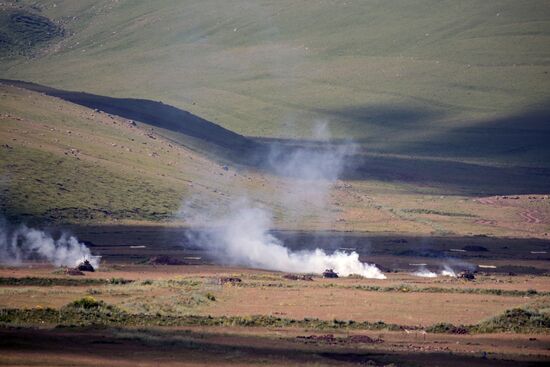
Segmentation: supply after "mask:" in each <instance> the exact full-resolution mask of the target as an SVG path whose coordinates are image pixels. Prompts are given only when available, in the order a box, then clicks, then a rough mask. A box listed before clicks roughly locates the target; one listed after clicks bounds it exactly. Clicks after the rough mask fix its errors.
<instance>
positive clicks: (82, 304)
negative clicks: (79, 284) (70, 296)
mask: <svg viewBox="0 0 550 367" xmlns="http://www.w3.org/2000/svg"><path fill="white" fill-rule="evenodd" d="M104 304H105V302H103V301H98V300H96V299H95V298H94V297H92V296H85V297H82V298H81V299H78V300H76V301H73V302H71V303H69V304H68V305H67V307H73V308H83V309H86V310H89V309H92V308H99V307H101V306H102V305H104Z"/></svg>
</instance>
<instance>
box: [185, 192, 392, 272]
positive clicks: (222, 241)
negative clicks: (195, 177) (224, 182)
mask: <svg viewBox="0 0 550 367" xmlns="http://www.w3.org/2000/svg"><path fill="white" fill-rule="evenodd" d="M211 220H212V227H210V228H209V229H205V230H201V231H195V232H192V233H191V234H190V235H189V236H190V237H189V238H190V240H191V242H192V243H194V244H197V245H199V246H201V247H203V248H206V249H208V250H211V251H212V252H213V253H214V254H215V256H217V259H218V260H219V261H220V262H222V263H224V264H228V265H241V266H247V267H254V268H262V269H268V270H278V271H286V272H297V273H321V272H323V271H324V270H325V269H334V271H336V272H337V273H338V274H339V275H341V276H347V275H351V274H358V275H361V276H363V277H366V278H376V279H384V278H386V277H385V275H384V274H383V273H382V272H381V271H380V270H379V269H378V268H377V267H376V266H374V265H369V264H365V263H362V262H360V261H359V255H358V254H357V253H356V252H352V253H350V254H347V253H344V252H340V251H337V252H334V253H333V254H327V253H326V252H325V251H323V250H322V249H315V250H312V251H309V250H304V251H297V252H292V251H290V250H289V249H288V248H286V247H284V245H283V243H282V242H281V241H280V240H278V239H277V238H276V237H275V236H273V235H272V234H270V233H269V229H270V228H271V224H272V222H271V217H270V214H269V211H268V210H266V209H263V208H260V207H254V206H252V205H250V203H249V201H248V200H246V199H242V200H239V201H237V202H235V203H233V205H232V206H231V208H230V214H229V215H226V216H221V217H218V218H211Z"/></svg>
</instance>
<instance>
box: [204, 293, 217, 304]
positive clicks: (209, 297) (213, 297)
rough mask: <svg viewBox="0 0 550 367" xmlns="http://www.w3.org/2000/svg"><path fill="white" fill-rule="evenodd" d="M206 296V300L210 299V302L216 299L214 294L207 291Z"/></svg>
mask: <svg viewBox="0 0 550 367" xmlns="http://www.w3.org/2000/svg"><path fill="white" fill-rule="evenodd" d="M206 298H208V300H210V301H212V302H215V301H216V296H214V295H213V294H212V293H210V292H208V293H206Z"/></svg>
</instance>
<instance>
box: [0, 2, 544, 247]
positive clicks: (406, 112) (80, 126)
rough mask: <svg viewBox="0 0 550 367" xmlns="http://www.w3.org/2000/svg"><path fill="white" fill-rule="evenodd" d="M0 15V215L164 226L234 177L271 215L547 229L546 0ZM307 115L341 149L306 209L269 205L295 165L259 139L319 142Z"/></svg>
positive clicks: (347, 223)
mask: <svg viewBox="0 0 550 367" xmlns="http://www.w3.org/2000/svg"><path fill="white" fill-rule="evenodd" d="M474 5H475V6H474ZM0 13H1V17H0V19H1V20H2V24H1V28H0V42H2V45H4V46H5V47H3V48H2V52H1V53H0V77H1V78H2V81H1V82H0V92H1V97H0V112H1V114H2V115H1V116H2V117H1V118H2V121H1V125H0V138H1V139H0V142H1V143H2V147H1V148H0V155H1V156H0V158H1V162H2V166H1V168H2V175H1V180H2V183H1V184H2V185H1V189H2V191H3V193H2V202H1V203H0V204H1V207H2V213H4V214H5V215H7V216H8V217H9V218H17V219H18V220H19V219H21V218H23V219H24V220H26V221H33V220H34V221H40V222H44V221H45V222H56V223H57V222H63V223H66V222H70V223H77V222H78V223H80V222H86V223H90V222H93V223H97V222H109V223H112V222H113V221H118V222H120V221H124V222H136V221H139V222H143V221H145V222H147V223H153V222H155V223H156V222H159V221H160V222H166V221H173V219H174V218H175V216H176V213H177V211H178V209H179V208H180V206H181V203H182V202H185V201H187V200H194V199H196V198H198V203H197V202H195V204H196V205H209V204H208V203H212V202H214V203H217V204H218V205H220V207H223V206H224V205H223V204H224V203H227V202H229V201H230V200H232V199H234V198H236V197H238V196H240V195H242V194H243V193H246V195H248V196H250V197H251V198H252V199H253V200H255V201H257V202H259V203H261V204H262V205H266V206H269V207H271V208H273V212H274V215H275V224H276V226H277V227H278V228H282V229H284V228H289V229H323V230H326V229H331V230H345V231H348V230H354V231H377V232H400V233H401V232H406V233H416V234H434V233H435V234H439V235H445V234H450V233H452V234H460V235H472V234H483V235H485V234H487V235H498V236H519V237H541V238H547V236H548V232H549V230H548V226H547V224H546V223H547V220H548V218H550V205H549V202H548V200H547V199H548V198H547V197H546V196H545V194H548V180H549V179H550V163H549V162H550V145H548V144H547V142H548V141H550V125H549V124H548V118H549V117H550V109H549V108H548V107H547V102H548V100H549V97H550V92H549V90H550V89H549V88H548V85H549V83H548V82H549V80H548V78H549V77H548V65H549V61H550V50H549V49H548V47H547V46H546V45H547V44H548V43H549V41H550V16H549V14H550V6H549V5H548V3H547V2H545V1H528V2H525V3H518V2H514V1H485V2H483V3H482V4H480V3H479V2H473V1H463V2H460V3H458V2H454V1H435V0H425V1H415V2H405V1H393V2H387V1H345V2H343V1H328V0H327V1H316V2H309V1H307V2H292V1H277V2H268V1H254V2H251V1H234V2H221V1H201V2H191V1H169V0H166V1H160V2H139V1H107V0H105V1H87V0H83V1H79V2H71V1H41V2H39V3H37V2H34V1H20V2H17V3H14V4H11V3H3V4H2V5H0ZM17 80H21V81H17ZM319 121H323V122H326V123H327V126H328V127H329V129H330V131H331V132H332V138H333V140H332V141H331V142H330V144H329V145H328V147H329V148H331V147H334V146H338V144H341V143H343V144H345V143H346V142H347V141H348V140H349V139H352V140H353V141H354V142H355V143H356V150H355V152H354V154H353V155H351V156H349V157H347V158H349V162H347V166H346V168H347V169H346V170H344V171H343V172H342V173H341V178H342V180H343V182H338V183H337V184H336V185H335V188H334V189H333V190H331V192H330V197H329V199H328V202H327V203H326V207H324V210H322V211H320V210H315V208H316V203H314V202H313V203H311V202H307V200H304V202H303V203H302V202H300V204H303V206H304V207H311V208H310V209H311V210H308V211H307V215H305V216H304V215H302V216H299V215H297V214H298V213H297V212H298V211H299V210H300V209H299V208H298V207H299V205H293V206H288V205H286V204H285V203H284V202H283V201H281V197H284V196H285V193H287V191H289V190H290V191H292V187H293V186H294V185H296V184H297V181H295V180H294V179H293V178H292V177H284V175H280V174H278V173H277V172H274V171H273V170H271V169H270V167H269V165H266V164H265V162H266V153H268V152H269V151H270V149H271V147H272V146H273V145H274V144H277V146H279V147H282V148H283V150H284V151H287V152H293V151H294V150H295V149H300V148H302V147H305V146H308V147H309V146H313V147H314V149H321V150H322V149H325V148H326V146H325V145H326V143H327V142H321V141H315V139H313V138H312V135H311V127H312V125H313V124H315V123H317V122H319ZM274 193H275V194H274ZM279 196H281V197H279ZM489 196H490V198H487V197H489ZM500 198H502V199H500ZM195 201H197V200H195ZM325 209H326V210H325ZM298 217H300V219H299V220H297V218H298ZM533 218H534V219H533Z"/></svg>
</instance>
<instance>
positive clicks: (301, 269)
mask: <svg viewBox="0 0 550 367" xmlns="http://www.w3.org/2000/svg"><path fill="white" fill-rule="evenodd" d="M312 136H313V137H314V139H316V142H315V144H317V145H316V146H308V147H304V146H301V147H289V146H285V145H284V144H273V145H272V146H271V147H270V150H269V154H267V157H266V159H265V163H264V166H265V169H266V170H267V171H270V172H272V173H273V174H275V175H277V176H282V177H286V178H287V180H285V182H287V183H288V184H287V185H286V186H285V188H284V190H282V192H274V193H273V198H274V199H277V200H278V204H279V205H280V206H281V207H283V208H284V209H285V212H287V213H292V212H293V213H298V214H299V215H300V214H301V215H302V216H304V215H306V214H307V212H308V207H307V205H306V204H307V203H313V205H314V208H315V210H324V212H328V211H327V210H325V209H326V208H325V206H326V202H327V197H328V193H329V191H330V189H331V187H332V185H333V184H334V183H335V181H336V180H337V179H338V177H339V176H340V174H341V172H342V171H343V169H344V167H345V162H346V158H347V157H348V156H349V155H351V154H352V153H353V152H354V151H355V147H354V145H353V144H338V145H331V144H329V143H328V141H329V138H330V134H329V133H328V130H327V129H326V125H325V124H318V125H317V126H316V127H315V129H314V132H313V134H312ZM210 207H211V206H210ZM199 208H202V210H200V209H199ZM208 209H209V208H208V207H205V206H204V205H202V206H200V205H197V204H196V203H193V202H192V201H188V202H186V203H185V204H184V206H183V208H182V210H181V211H180V214H181V215H182V217H183V219H184V220H185V221H186V222H187V223H188V224H190V225H192V226H195V227H196V226H205V225H208V228H207V229H202V230H195V231H192V232H190V234H188V238H189V240H190V241H191V243H193V244H194V245H198V246H200V247H202V248H205V249H207V250H210V251H211V252H212V253H213V254H214V256H216V259H217V260H218V261H219V262H221V263H224V264H231V265H240V266H248V267H254V268H262V269H269V270H278V271H285V272H298V273H321V272H323V271H324V270H325V269H334V270H335V271H336V272H337V273H338V274H339V275H341V276H347V275H350V274H358V275H361V276H363V277H367V278H376V279H384V278H385V275H384V274H383V273H382V272H381V271H380V270H379V269H378V268H377V267H376V266H375V265H370V264H366V263H362V262H361V261H359V254H358V253H357V252H352V253H344V252H340V251H337V252H334V253H331V254H328V253H326V252H325V251H324V250H322V249H319V248H317V249H314V250H303V251H295V252H293V251H291V250H289V249H288V248H286V247H285V246H284V244H283V243H282V241H280V240H279V239H277V238H276V237H275V236H274V235H272V234H271V233H270V232H269V230H270V229H271V228H272V224H273V222H272V219H273V215H272V210H271V209H270V208H268V207H266V206H260V205H258V204H255V203H252V202H251V200H250V199H249V198H248V197H247V196H246V195H244V196H243V197H241V198H239V199H237V200H234V201H232V202H231V203H230V205H229V207H228V208H226V210H223V212H221V211H220V209H219V208H212V210H208ZM310 209H311V208H310ZM292 219H294V218H292ZM304 247H306V248H314V244H304Z"/></svg>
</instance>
